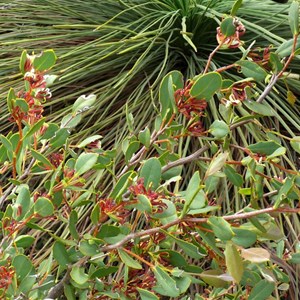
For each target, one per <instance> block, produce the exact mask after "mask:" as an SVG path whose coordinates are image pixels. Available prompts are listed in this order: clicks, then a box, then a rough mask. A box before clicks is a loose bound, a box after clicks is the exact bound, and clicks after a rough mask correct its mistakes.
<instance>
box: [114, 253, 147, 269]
mask: <svg viewBox="0 0 300 300" xmlns="http://www.w3.org/2000/svg"><path fill="white" fill-rule="evenodd" d="M118 253H119V256H120V258H121V260H122V262H123V263H124V264H125V265H126V266H127V267H129V268H132V269H137V270H141V269H142V268H143V267H142V265H141V264H140V263H139V262H137V261H136V260H134V259H133V258H132V257H130V255H129V254H128V253H126V252H125V251H124V250H122V249H118Z"/></svg>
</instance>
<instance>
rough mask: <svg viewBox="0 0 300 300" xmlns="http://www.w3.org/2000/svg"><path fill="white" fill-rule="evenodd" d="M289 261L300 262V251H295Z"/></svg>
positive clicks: (291, 262)
mask: <svg viewBox="0 0 300 300" xmlns="http://www.w3.org/2000/svg"><path fill="white" fill-rule="evenodd" d="M288 262H289V263H290V264H300V253H293V254H292V255H291V258H290V259H289V260H288Z"/></svg>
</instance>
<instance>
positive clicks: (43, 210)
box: [33, 197, 54, 217]
mask: <svg viewBox="0 0 300 300" xmlns="http://www.w3.org/2000/svg"><path fill="white" fill-rule="evenodd" d="M33 208H34V212H35V213H36V214H38V215H40V216H41V217H47V216H51V215H53V212H54V206H53V204H52V202H51V201H50V200H49V199H48V198H45V197H39V198H38V199H37V200H36V202H35V203H34V206H33Z"/></svg>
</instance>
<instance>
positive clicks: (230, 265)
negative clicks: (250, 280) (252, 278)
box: [224, 242, 244, 283]
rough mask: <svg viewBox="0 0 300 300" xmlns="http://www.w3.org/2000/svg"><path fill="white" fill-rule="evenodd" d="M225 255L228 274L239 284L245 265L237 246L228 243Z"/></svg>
mask: <svg viewBox="0 0 300 300" xmlns="http://www.w3.org/2000/svg"><path fill="white" fill-rule="evenodd" d="M224 254H225V261H226V267H227V270H228V273H229V274H230V275H231V276H232V277H233V279H234V281H235V282H236V283H239V282H240V281H241V279H242V276H243V273H244V265H243V261H242V258H241V256H240V254H239V252H238V250H237V248H236V246H235V245H234V244H232V243H231V242H227V243H226V246H225V251H224Z"/></svg>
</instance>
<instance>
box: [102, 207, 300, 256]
mask: <svg viewBox="0 0 300 300" xmlns="http://www.w3.org/2000/svg"><path fill="white" fill-rule="evenodd" d="M272 212H279V213H300V208H274V207H268V208H263V209H260V210H255V211H251V212H247V213H235V214H233V215H230V216H224V217H223V219H224V220H226V221H232V220H241V219H249V218H252V217H255V216H258V215H261V214H265V213H272ZM208 220H209V218H183V219H176V220H174V221H172V222H170V223H167V224H165V225H162V226H159V227H155V228H151V229H148V230H144V231H139V232H132V233H130V234H129V235H127V236H126V237H125V238H124V239H122V240H121V241H119V242H117V243H115V244H112V245H109V246H104V247H101V248H100V251H101V252H107V251H111V250H115V249H118V248H121V247H122V246H123V245H124V244H126V243H127V242H129V241H131V240H134V239H136V238H139V237H145V236H150V235H151V234H155V233H157V232H160V231H161V230H163V229H167V228H169V227H172V226H174V225H177V224H180V223H197V224H199V223H207V222H208Z"/></svg>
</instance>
